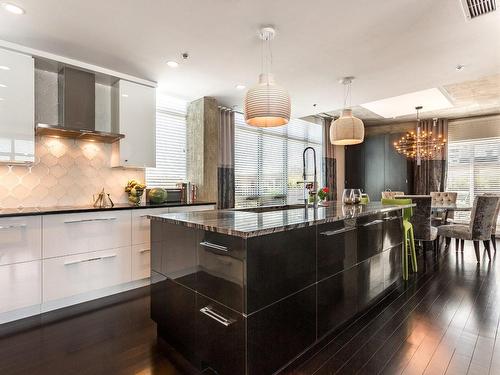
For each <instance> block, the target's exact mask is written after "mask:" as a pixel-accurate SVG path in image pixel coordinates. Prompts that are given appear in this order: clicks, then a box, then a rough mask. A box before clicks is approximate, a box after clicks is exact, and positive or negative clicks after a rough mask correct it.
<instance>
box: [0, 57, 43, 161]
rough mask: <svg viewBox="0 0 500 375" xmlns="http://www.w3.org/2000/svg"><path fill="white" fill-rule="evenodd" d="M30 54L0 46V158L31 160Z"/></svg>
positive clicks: (32, 99) (32, 94)
mask: <svg viewBox="0 0 500 375" xmlns="http://www.w3.org/2000/svg"><path fill="white" fill-rule="evenodd" d="M34 123H35V67H34V62H33V58H32V57H31V56H28V55H23V54H20V53H17V52H11V51H8V50H5V49H1V48H0V162H1V163H13V164H14V163H16V164H17V163H32V162H34V161H35V128H34Z"/></svg>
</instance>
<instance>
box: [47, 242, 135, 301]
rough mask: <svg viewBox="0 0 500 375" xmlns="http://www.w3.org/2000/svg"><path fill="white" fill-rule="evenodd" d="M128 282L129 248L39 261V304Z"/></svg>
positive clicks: (129, 272) (129, 277) (129, 279)
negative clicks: (40, 277) (41, 285)
mask: <svg viewBox="0 0 500 375" xmlns="http://www.w3.org/2000/svg"><path fill="white" fill-rule="evenodd" d="M129 281H131V254H130V246H127V247H122V248H117V249H109V250H102V251H94V252H90V253H85V254H78V255H69V256H65V257H57V258H51V259H44V260H43V302H48V301H52V300H56V299H60V298H65V297H70V296H74V295H78V294H81V293H85V292H90V291H94V290H98V289H102V288H107V287H110V286H113V285H118V284H122V283H126V282H129Z"/></svg>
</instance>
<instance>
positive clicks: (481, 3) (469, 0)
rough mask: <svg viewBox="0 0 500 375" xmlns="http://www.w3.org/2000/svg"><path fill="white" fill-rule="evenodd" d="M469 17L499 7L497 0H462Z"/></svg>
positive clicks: (471, 17) (466, 15) (466, 14)
mask: <svg viewBox="0 0 500 375" xmlns="http://www.w3.org/2000/svg"><path fill="white" fill-rule="evenodd" d="M461 2H462V7H463V10H464V13H465V17H466V18H467V19H469V20H470V19H473V18H476V17H479V16H482V15H483V14H487V13H491V12H493V11H495V10H496V9H497V5H496V3H495V0H461Z"/></svg>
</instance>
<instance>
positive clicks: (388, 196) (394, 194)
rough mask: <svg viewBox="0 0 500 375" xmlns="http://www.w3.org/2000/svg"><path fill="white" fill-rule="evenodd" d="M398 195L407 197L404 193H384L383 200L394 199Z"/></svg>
mask: <svg viewBox="0 0 500 375" xmlns="http://www.w3.org/2000/svg"><path fill="white" fill-rule="evenodd" d="M396 195H405V193H404V191H383V192H382V199H394V197H395V196H396Z"/></svg>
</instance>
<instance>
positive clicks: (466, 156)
mask: <svg viewBox="0 0 500 375" xmlns="http://www.w3.org/2000/svg"><path fill="white" fill-rule="evenodd" d="M458 126H460V127H462V126H467V125H466V124H462V123H460V124H450V125H449V127H450V129H449V133H448V138H449V144H448V175H447V183H446V190H448V191H456V192H458V201H459V202H461V203H465V204H472V203H473V202H474V198H475V196H477V195H479V194H484V193H493V194H500V137H489V138H475V139H470V140H463V139H462V136H461V135H462V131H461V129H455V128H454V127H458ZM455 217H456V218H458V219H463V220H468V219H469V216H468V214H467V213H459V212H457V213H456V214H455Z"/></svg>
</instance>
